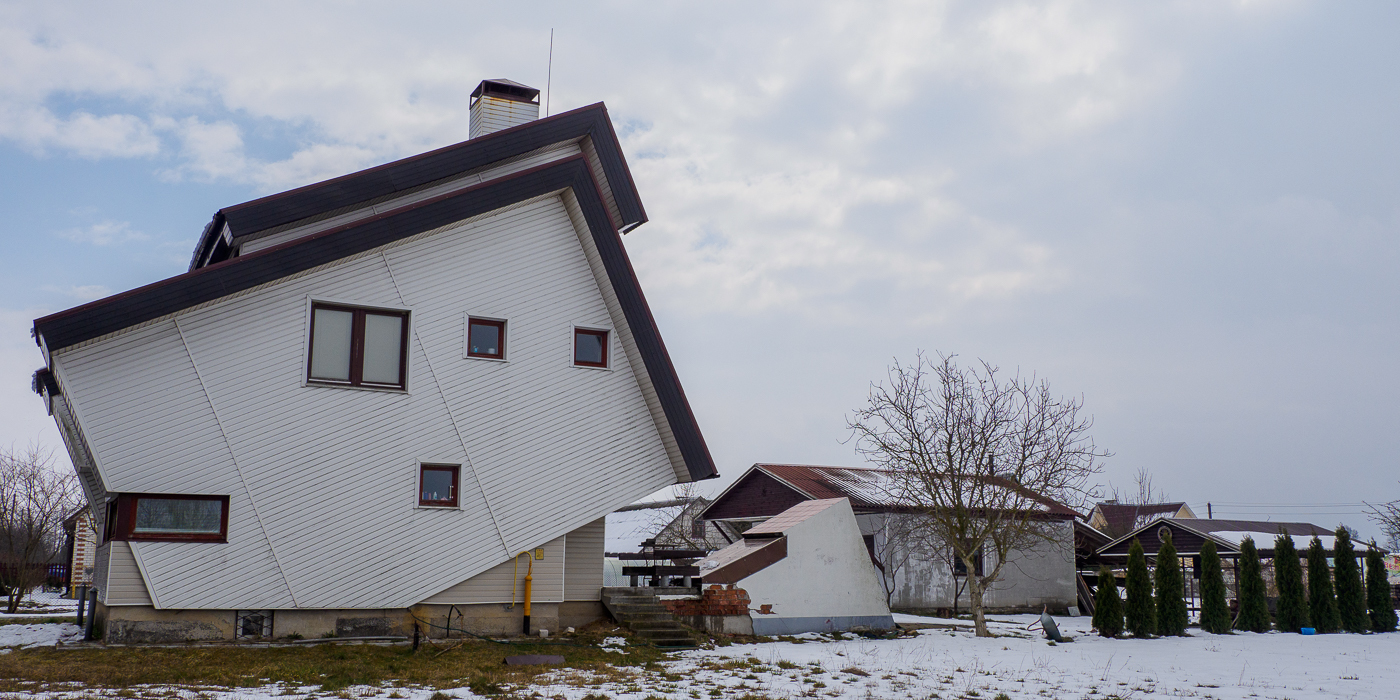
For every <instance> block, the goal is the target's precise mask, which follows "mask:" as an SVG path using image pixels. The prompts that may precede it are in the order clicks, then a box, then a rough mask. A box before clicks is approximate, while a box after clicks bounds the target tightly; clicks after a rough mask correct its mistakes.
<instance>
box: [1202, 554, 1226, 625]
mask: <svg viewBox="0 0 1400 700" xmlns="http://www.w3.org/2000/svg"><path fill="white" fill-rule="evenodd" d="M1201 629H1203V630H1205V631H1207V632H1210V633H1211V634H1229V633H1230V608H1229V606H1227V605H1226V603H1225V572H1224V571H1223V570H1222V569H1221V567H1220V554H1219V553H1218V552H1217V551H1216V549H1215V542H1213V541H1211V540H1206V543H1205V544H1203V545H1201Z"/></svg>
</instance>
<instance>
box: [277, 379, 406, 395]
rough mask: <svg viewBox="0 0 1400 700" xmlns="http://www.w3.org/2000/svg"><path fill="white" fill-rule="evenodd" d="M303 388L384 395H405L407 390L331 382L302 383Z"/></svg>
mask: <svg viewBox="0 0 1400 700" xmlns="http://www.w3.org/2000/svg"><path fill="white" fill-rule="evenodd" d="M301 385H302V387H303V388H310V389H353V390H356V391H377V392H380V393H384V394H407V393H408V389H401V388H399V387H394V386H363V385H361V386H355V385H353V384H335V383H332V382H317V381H303V382H302V383H301Z"/></svg>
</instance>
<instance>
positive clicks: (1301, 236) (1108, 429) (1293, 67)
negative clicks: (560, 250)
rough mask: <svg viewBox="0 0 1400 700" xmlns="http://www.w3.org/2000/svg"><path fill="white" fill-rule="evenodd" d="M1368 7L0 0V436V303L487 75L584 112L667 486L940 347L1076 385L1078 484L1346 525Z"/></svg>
mask: <svg viewBox="0 0 1400 700" xmlns="http://www.w3.org/2000/svg"><path fill="white" fill-rule="evenodd" d="M551 29H552V30H553V33H554V34H553V49H552V51H553V55H552V61H551V58H550V51H551V48H550V32H551ZM1397 34H1400V6H1397V5H1393V4H1387V3H1326V2H1321V1H1317V2H1310V1H1305V0H1251V1H1240V2H1161V3H1112V2H1102V3H1099V2H1079V1H1060V0H1046V1H1044V2H990V1H985V0H983V1H977V2H909V3H899V2H893V3H882V2H865V3H826V2H810V1H809V2H787V3H784V2H773V3H765V4H756V3H738V2H709V3H657V2H635V3H629V2H620V1H619V2H600V3H588V4H583V3H566V2H558V3H551V2H517V3H464V2H451V3H449V2H438V3H432V2H399V3H393V4H392V5H390V4H387V3H380V4H375V3H356V2H339V3H322V2H299V3H286V2H278V3H260V2H243V3H200V2H168V3H163V2H145V3H127V2H103V3H97V2H90V3H81V2H79V3H20V2H0V211H3V212H4V216H3V217H0V266H3V267H0V443H3V444H17V445H22V444H25V443H27V442H29V441H39V442H40V443H43V444H46V445H50V446H55V447H59V449H60V450H61V442H60V441H59V438H58V435H57V431H56V429H55V428H54V425H53V422H52V420H51V419H50V418H48V417H47V416H46V415H45V413H44V409H43V405H42V402H41V401H40V400H39V399H38V398H37V397H35V396H34V395H33V394H32V393H30V390H29V382H30V375H31V374H32V372H33V370H35V369H36V368H38V367H39V366H41V364H42V358H41V356H40V354H39V352H38V350H37V348H36V347H35V346H34V343H33V340H32V338H31V337H30V335H29V328H30V326H31V325H32V321H33V319H35V318H37V317H39V316H42V315H44V314H47V313H51V312H54V311H58V310H62V309H65V308H68V307H71V306H74V305H77V304H80V303H82V302H85V301H89V300H92V299H96V298H100V297H103V296H107V295H109V294H113V293H117V292H121V291H123V290H126V289H130V288H133V287H136V286H140V285H142V284H146V283H149V282H152V281H155V280H158V279H161V278H164V277H168V276H171V275H175V274H178V273H180V272H183V271H184V270H185V269H186V267H187V265H188V262H189V256H190V253H191V251H192V249H193V246H194V243H195V240H196V237H197V236H198V235H199V233H200V231H201V230H202V229H203V226H204V225H205V223H207V222H208V220H209V218H210V217H211V216H212V215H213V213H214V212H215V211H217V210H218V209H219V208H220V207H225V206H230V205H233V204H237V203H239V202H243V201H246V200H249V199H253V198H256V197H259V196H262V195H266V194H270V193H274V192H278V191H281V190H284V189H288V188H292V187H297V186H300V185H304V184H308V183H311V182H316V181H318V180H321V179H325V178H329V177H334V176H337V175H341V174H344V173H348V172H352V171H355V170H358V169H361V168H365V167H370V166H373V165H377V164H380V163H384V162H388V161H391V160H394V159H397V158H401V157H405V156H409V155H413V154H416V153H419V152H422V151H424V150H428V149H431V148H436V147H439V146H443V145H447V144H451V143H456V142H458V141H461V140H464V139H465V138H466V135H467V129H468V116H467V115H468V96H469V94H470V92H471V90H472V88H473V87H475V86H476V84H477V83H478V82H479V81H480V80H481V79H483V78H509V79H512V80H516V81H519V82H523V83H526V84H528V85H532V86H536V87H540V88H545V87H548V98H549V109H550V111H551V113H558V112H560V111H564V110H568V109H572V108H575V107H581V106H584V105H588V104H592V103H595V102H599V101H603V102H605V103H606V104H607V106H608V109H609V112H610V114H611V116H612V118H613V120H614V123H615V127H616V130H617V133H618V136H619V138H620V139H621V142H622V146H623V150H624V152H625V154H626V156H627V158H628V162H629V164H630V167H631V170H632V174H633V177H634V179H635V181H636V185H637V188H638V190H639V191H640V193H641V196H642V199H643V202H644V204H645V206H646V209H647V213H648V215H649V218H650V222H649V223H648V224H646V225H644V226H642V227H640V228H638V229H637V230H635V231H633V232H632V233H629V234H628V235H627V236H626V238H625V244H626V247H627V250H628V253H629V254H630V256H631V258H632V261H633V264H634V266H635V267H636V269H637V272H638V274H639V276H640V277H641V280H642V285H643V288H644V290H645V291H646V294H647V296H648V299H649V301H650V303H651V307H652V310H653V313H654V314H655V315H656V317H657V321H658V324H659V326H660V328H661V331H662V334H663V337H664V338H665V340H666V343H667V346H668V348H669V350H670V353H671V356H672V359H673V360H674V363H675V365H676V367H677V370H678V372H679V374H680V377H681V380H682V383H683V384H684V386H685V388H686V392H687V394H688V396H689V399H690V402H691V405H692V407H693V408H694V411H695V413H696V416H697V419H698V421H699V424H700V426H701V430H702V432H703V433H704V435H705V438H706V440H707V442H708V444H709V447H710V450H711V452H712V454H713V455H714V457H715V460H716V462H717V464H718V466H719V469H720V472H721V474H722V477H723V478H722V479H720V480H718V481H715V482H707V483H706V484H705V490H707V491H709V492H711V493H713V492H715V491H717V490H718V489H719V488H720V487H722V486H724V485H726V484H727V483H729V482H731V481H732V480H733V479H734V478H735V477H737V476H738V475H739V474H741V473H742V472H743V471H744V470H745V469H746V468H747V467H748V466H749V465H751V464H753V463H755V462H787V463H812V464H832V465H843V466H860V465H861V464H862V460H861V458H860V457H859V456H858V455H857V454H856V452H855V450H854V448H853V445H852V444H851V443H850V441H849V440H848V437H849V431H848V430H847V428H846V421H847V419H848V418H849V417H850V416H851V414H852V412H853V411H854V410H855V409H857V408H859V407H860V406H862V405H863V403H864V401H865V400H866V397H867V393H868V391H869V386H870V383H871V382H872V381H878V380H881V379H883V377H884V376H885V372H886V369H887V367H888V366H889V365H890V364H892V363H894V362H896V361H903V362H908V361H910V360H912V359H913V357H914V356H915V353H916V352H918V351H923V352H926V353H936V352H943V353H955V354H957V355H958V356H959V359H960V360H961V361H964V362H973V361H976V360H977V359H979V358H980V359H982V360H986V361H987V362H990V363H992V364H993V365H996V366H998V367H1000V368H1002V369H1003V370H1004V371H1007V372H1016V371H1019V372H1021V373H1023V374H1032V373H1034V374H1035V376H1037V377H1041V378H1044V379H1046V380H1047V381H1049V383H1050V386H1051V388H1052V390H1053V391H1054V392H1056V393H1058V394H1063V395H1066V396H1074V397H1082V399H1083V402H1084V405H1085V410H1086V411H1088V412H1089V413H1091V414H1092V415H1093V416H1094V419H1095V423H1094V427H1093V431H1092V435H1093V437H1094V439H1095V441H1096V443H1097V444H1098V445H1099V446H1101V447H1103V448H1105V449H1107V450H1109V451H1110V452H1112V457H1111V458H1109V459H1108V460H1107V462H1106V471H1105V473H1104V474H1103V475H1102V479H1101V481H1102V482H1103V483H1104V485H1105V486H1109V485H1112V486H1117V487H1119V488H1124V489H1131V488H1133V487H1132V480H1133V475H1134V474H1135V473H1136V472H1137V471H1138V470H1139V469H1147V470H1149V471H1150V472H1151V474H1152V475H1153V480H1154V484H1155V485H1156V486H1157V487H1159V488H1161V489H1163V490H1164V491H1165V492H1166V493H1167V495H1169V496H1171V497H1173V498H1174V499H1180V500H1185V501H1187V502H1188V503H1190V504H1192V506H1193V507H1194V508H1196V509H1197V510H1198V511H1204V510H1205V504H1206V503H1207V502H1210V503H1212V504H1213V510H1214V512H1215V514H1216V516H1217V517H1237V518H1266V517H1267V518H1272V519H1274V520H1303V521H1310V522H1316V523H1318V524H1324V525H1335V524H1336V523H1338V522H1345V523H1347V524H1348V525H1351V526H1353V527H1357V528H1358V529H1359V530H1361V532H1362V533H1363V535H1365V536H1370V535H1373V534H1377V530H1376V528H1375V527H1374V526H1372V525H1371V524H1370V523H1368V522H1367V521H1366V519H1365V518H1364V516H1362V515H1361V514H1360V513H1361V505H1360V504H1361V503H1362V502H1363V501H1377V500H1392V499H1397V498H1400V463H1398V462H1400V460H1397V454H1400V430H1397V424H1400V406H1398V405H1397V401H1396V397H1397V396H1400V370H1397V367H1396V363H1395V362H1394V360H1395V359H1396V356H1397V354H1396V352H1395V348H1396V347H1397V341H1400V332H1397V329H1400V324H1397V321H1400V304H1397V301H1400V277H1398V276H1397V274H1396V271H1397V266H1398V264H1400V198H1397V194H1400V129H1397V124H1400V89H1398V88H1400V71H1397V68H1398V67H1400V37H1398V36H1397ZM1200 514H1201V515H1204V512H1201V513H1200Z"/></svg>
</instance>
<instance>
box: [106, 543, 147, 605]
mask: <svg viewBox="0 0 1400 700" xmlns="http://www.w3.org/2000/svg"><path fill="white" fill-rule="evenodd" d="M107 550H108V554H107V586H106V587H105V588H104V589H103V591H102V593H103V600H102V602H103V604H105V605H151V595H150V593H149V592H147V591H146V582H145V581H144V580H142V579H141V570H140V569H139V568H137V566H136V557H134V556H132V554H131V547H130V546H129V545H128V544H127V543H126V542H120V541H118V542H112V543H111V544H110V545H108V546H107Z"/></svg>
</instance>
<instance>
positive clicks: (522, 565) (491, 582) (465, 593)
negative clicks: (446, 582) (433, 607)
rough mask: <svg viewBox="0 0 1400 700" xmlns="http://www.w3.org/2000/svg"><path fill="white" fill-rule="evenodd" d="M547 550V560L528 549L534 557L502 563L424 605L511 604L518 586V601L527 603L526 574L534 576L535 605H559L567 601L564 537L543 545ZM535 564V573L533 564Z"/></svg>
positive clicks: (516, 598)
mask: <svg viewBox="0 0 1400 700" xmlns="http://www.w3.org/2000/svg"><path fill="white" fill-rule="evenodd" d="M540 547H541V548H542V549H544V559H534V558H533V557H534V554H533V549H531V550H524V551H526V552H527V553H529V554H530V557H529V558H527V557H523V556H521V557H519V560H520V561H519V563H518V564H517V562H516V560H515V559H510V560H508V561H504V562H501V563H500V564H497V565H495V566H493V567H491V568H489V569H487V570H486V571H483V572H481V573H479V574H477V575H475V576H473V577H471V578H469V579H467V580H465V581H462V582H461V583H458V584H456V585H454V586H451V587H449V588H446V589H444V590H442V591H439V592H438V593H436V594H434V595H432V596H430V597H428V598H425V599H424V600H423V601H422V602H424V603H432V604H440V605H465V604H468V603H509V602H511V599H512V598H511V594H512V591H511V587H512V586H514V589H515V590H514V600H515V602H516V603H520V602H522V601H523V600H524V598H523V596H524V585H525V574H526V572H529V573H530V591H531V594H530V600H531V602H534V603H558V602H561V601H563V600H564V586H563V581H564V561H565V559H564V557H565V547H564V538H563V537H558V538H555V539H553V540H550V541H549V542H548V543H546V544H543V545H540ZM531 561H533V562H534V570H533V571H531V570H530V568H529V566H530V563H529V562H531Z"/></svg>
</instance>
